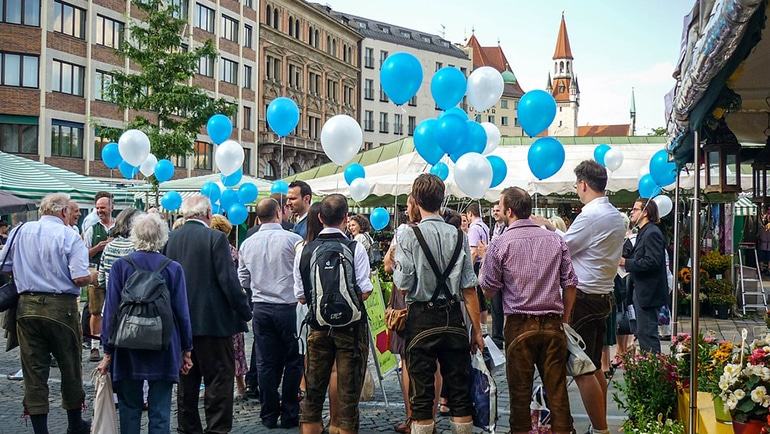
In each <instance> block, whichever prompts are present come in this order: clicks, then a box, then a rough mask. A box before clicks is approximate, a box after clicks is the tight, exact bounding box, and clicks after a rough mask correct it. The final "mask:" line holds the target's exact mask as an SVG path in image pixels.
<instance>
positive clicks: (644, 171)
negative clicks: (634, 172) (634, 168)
mask: <svg viewBox="0 0 770 434" xmlns="http://www.w3.org/2000/svg"><path fill="white" fill-rule="evenodd" d="M648 173H650V162H649V161H648V162H647V163H646V164H642V167H640V168H639V178H638V179H642V177H643V176H644V175H647V174H648Z"/></svg>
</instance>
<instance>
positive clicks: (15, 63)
mask: <svg viewBox="0 0 770 434" xmlns="http://www.w3.org/2000/svg"><path fill="white" fill-rule="evenodd" d="M0 1H2V0H0ZM38 62H39V59H38V57H37V56H27V55H25V54H15V53H0V71H2V76H0V84H2V85H4V86H20V87H31V88H37V85H38V79H37V77H38Z"/></svg>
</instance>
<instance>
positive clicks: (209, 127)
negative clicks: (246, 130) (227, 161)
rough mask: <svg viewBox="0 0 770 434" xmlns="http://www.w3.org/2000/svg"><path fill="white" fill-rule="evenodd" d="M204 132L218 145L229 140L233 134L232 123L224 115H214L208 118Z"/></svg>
mask: <svg viewBox="0 0 770 434" xmlns="http://www.w3.org/2000/svg"><path fill="white" fill-rule="evenodd" d="M206 132H208V134H209V137H211V141H212V142H214V143H215V144H217V145H219V144H220V143H222V142H224V141H225V140H227V139H229V138H230V135H231V134H232V133H233V123H232V122H231V121H230V118H228V117H227V116H225V115H222V114H219V115H214V116H212V117H210V118H209V121H208V123H207V124H206Z"/></svg>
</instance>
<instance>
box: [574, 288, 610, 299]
mask: <svg viewBox="0 0 770 434" xmlns="http://www.w3.org/2000/svg"><path fill="white" fill-rule="evenodd" d="M610 297H613V293H612V292H607V293H605V294H588V293H586V292H583V291H581V290H579V289H578V290H577V292H576V294H575V298H577V299H584V298H593V299H597V298H598V299H604V298H610Z"/></svg>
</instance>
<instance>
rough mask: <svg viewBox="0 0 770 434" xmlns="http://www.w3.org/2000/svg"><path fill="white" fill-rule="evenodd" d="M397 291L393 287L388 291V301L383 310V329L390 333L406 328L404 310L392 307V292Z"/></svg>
mask: <svg viewBox="0 0 770 434" xmlns="http://www.w3.org/2000/svg"><path fill="white" fill-rule="evenodd" d="M394 291H399V289H398V288H396V287H395V286H394V287H393V289H391V291H390V300H388V306H387V307H386V308H385V327H387V328H388V330H390V331H394V332H400V331H402V330H404V328H405V327H406V309H396V308H394V307H393V292H394Z"/></svg>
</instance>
